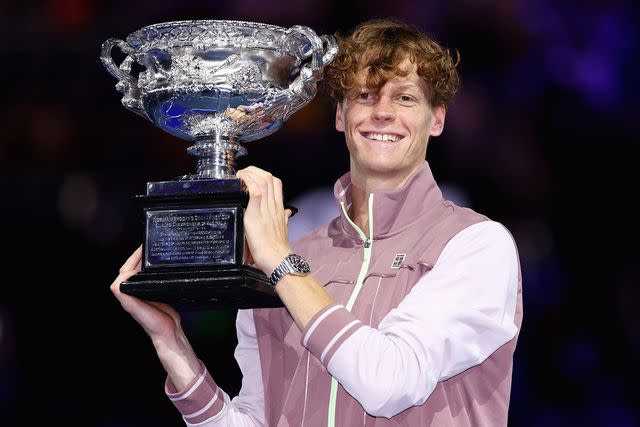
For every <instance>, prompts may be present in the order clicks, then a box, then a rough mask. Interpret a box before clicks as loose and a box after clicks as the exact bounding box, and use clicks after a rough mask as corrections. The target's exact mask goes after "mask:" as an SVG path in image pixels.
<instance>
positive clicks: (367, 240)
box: [364, 238, 371, 249]
mask: <svg viewBox="0 0 640 427" xmlns="http://www.w3.org/2000/svg"><path fill="white" fill-rule="evenodd" d="M364 247H365V248H367V249H368V248H370V247H371V240H369V239H368V238H367V239H365V241H364Z"/></svg>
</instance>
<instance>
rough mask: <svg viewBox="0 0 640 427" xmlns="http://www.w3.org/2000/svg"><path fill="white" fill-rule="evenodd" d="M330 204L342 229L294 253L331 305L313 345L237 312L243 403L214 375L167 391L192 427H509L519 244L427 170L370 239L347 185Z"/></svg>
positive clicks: (380, 209)
mask: <svg viewBox="0 0 640 427" xmlns="http://www.w3.org/2000/svg"><path fill="white" fill-rule="evenodd" d="M334 190H335V194H336V199H337V200H338V203H339V204H340V205H341V209H342V215H341V216H340V217H338V218H336V219H335V220H333V221H332V222H331V223H330V224H328V225H325V226H322V227H320V228H318V229H316V230H314V231H313V232H312V233H310V234H308V235H306V236H305V237H303V238H302V239H300V240H299V241H297V242H296V243H295V244H294V245H293V246H294V251H295V252H296V253H298V254H300V255H302V256H303V257H305V258H306V259H307V260H308V261H309V263H310V264H311V270H312V274H313V275H314V277H315V278H316V279H317V280H318V281H319V282H320V283H322V284H324V286H325V289H326V290H327V292H328V293H329V294H331V296H332V297H333V299H334V301H335V304H331V305H329V306H327V307H325V308H324V309H323V310H322V311H320V312H319V313H317V314H316V316H314V318H313V319H312V320H311V321H310V322H309V324H308V325H307V326H306V327H305V329H304V330H303V331H300V330H298V328H297V327H296V325H295V323H294V322H293V319H292V318H291V316H289V314H288V313H287V311H286V309H284V308H281V309H254V310H239V311H238V317H237V322H236V326H237V332H238V346H237V348H236V352H235V356H236V360H237V361H238V364H239V366H240V369H241V370H242V373H243V380H242V389H241V391H240V394H239V395H238V396H236V397H235V398H233V399H230V398H229V396H228V395H227V394H226V393H224V391H222V390H221V389H220V388H219V387H218V386H217V385H216V384H215V381H214V380H213V378H212V376H211V375H210V373H209V372H208V370H207V369H206V368H205V367H204V365H203V367H202V372H201V374H200V375H199V376H198V377H197V378H196V379H195V380H194V381H193V382H192V383H191V384H190V385H189V386H188V387H187V389H186V390H184V391H181V392H177V391H176V390H175V389H174V388H173V386H172V384H171V383H170V382H169V381H167V382H166V384H165V392H166V393H167V395H168V396H169V398H170V399H171V400H172V402H173V403H174V405H175V406H176V408H177V409H178V410H179V411H180V413H181V414H182V416H183V419H184V421H185V423H186V425H188V426H208V427H209V426H245V425H247V426H253V425H268V426H333V425H335V426H360V425H362V426H399V425H402V426H506V425H507V415H508V408H509V396H510V391H511V372H512V367H513V353H514V350H515V346H516V342H517V336H518V332H519V329H520V325H521V322H522V288H521V274H520V267H519V261H518V255H517V250H516V247H515V244H514V242H513V239H512V238H511V235H510V234H509V232H508V231H507V230H506V229H505V228H504V227H503V226H502V225H501V224H499V223H497V222H494V221H490V220H488V219H487V218H486V217H484V216H481V215H479V214H477V213H475V212H473V211H472V210H470V209H467V208H461V207H458V206H456V205H455V204H453V203H451V202H449V201H446V200H444V199H443V197H442V193H441V191H440V190H439V188H438V186H437V185H436V183H435V181H434V179H433V175H432V173H431V170H430V168H429V165H428V164H427V163H426V162H425V164H424V166H423V167H422V168H421V169H420V170H418V171H417V172H416V173H415V174H414V175H412V176H411V177H410V178H409V179H408V180H407V183H406V184H405V185H404V186H403V187H402V188H400V189H397V190H393V191H377V192H374V193H373V195H372V196H371V197H370V199H369V207H370V218H369V224H370V228H371V230H372V234H371V235H369V236H365V235H364V233H362V231H361V230H359V229H358V228H357V227H356V226H355V224H353V223H352V222H351V220H350V219H349V218H348V216H347V214H346V213H347V212H348V207H349V204H350V200H351V197H350V176H349V174H346V175H344V176H343V177H342V178H340V179H339V180H338V181H337V182H336V185H335V188H334ZM371 225H373V226H372V227H371ZM218 368H220V367H218Z"/></svg>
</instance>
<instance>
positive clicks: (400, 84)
mask: <svg viewBox="0 0 640 427" xmlns="http://www.w3.org/2000/svg"><path fill="white" fill-rule="evenodd" d="M404 66H406V67H412V68H414V69H413V70H412V71H411V72H410V73H409V74H408V75H407V76H406V77H395V78H392V79H390V80H388V81H386V82H385V83H384V84H383V85H382V86H381V87H380V89H369V88H366V87H364V84H363V82H364V81H365V71H364V70H362V71H361V72H360V79H359V83H360V84H359V85H356V89H354V91H353V92H352V93H349V94H348V95H347V97H346V98H345V100H344V101H343V102H342V103H339V104H338V107H337V110H336V129H337V130H338V131H340V132H344V134H345V140H346V142H347V147H348V148H349V153H350V158H351V179H352V181H353V182H354V183H360V184H361V185H362V184H363V183H364V182H366V181H367V179H370V178H375V179H376V180H385V181H386V182H388V185H386V187H388V188H396V187H398V186H400V185H402V184H403V183H404V182H405V180H406V179H407V178H408V177H409V176H410V175H411V174H412V173H413V172H415V171H416V170H417V169H418V168H420V166H421V165H422V164H423V163H424V160H425V156H426V152H427V143H428V141H429V137H430V136H438V135H440V134H441V133H442V129H443V126H444V118H445V108H444V106H438V107H434V108H432V107H431V106H430V105H429V102H428V98H427V94H428V93H429V92H428V91H429V88H428V87H427V83H426V82H425V81H424V79H422V78H421V77H419V76H418V74H417V73H416V70H415V67H414V66H413V65H412V64H411V63H410V62H408V61H406V62H405V64H404Z"/></svg>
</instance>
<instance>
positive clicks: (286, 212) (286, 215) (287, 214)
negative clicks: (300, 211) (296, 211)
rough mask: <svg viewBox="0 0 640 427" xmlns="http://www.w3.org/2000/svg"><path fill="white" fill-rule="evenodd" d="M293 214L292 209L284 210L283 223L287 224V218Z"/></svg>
mask: <svg viewBox="0 0 640 427" xmlns="http://www.w3.org/2000/svg"><path fill="white" fill-rule="evenodd" d="M292 215H293V211H292V210H291V209H285V210H284V221H285V224H287V225H289V218H291V216H292Z"/></svg>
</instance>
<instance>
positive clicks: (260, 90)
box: [100, 20, 338, 308]
mask: <svg viewBox="0 0 640 427" xmlns="http://www.w3.org/2000/svg"><path fill="white" fill-rule="evenodd" d="M114 47H118V48H119V49H120V50H121V51H122V53H124V55H125V57H124V59H123V60H122V62H121V63H120V64H119V65H116V63H115V61H114V59H113V58H112V50H113V48H114ZM337 50H338V47H337V42H336V40H335V38H334V37H333V36H330V35H323V36H318V35H316V33H315V32H314V31H313V30H312V29H310V28H308V27H304V26H300V25H296V26H293V27H291V28H283V27H278V26H274V25H268V24H263V23H255V22H245V21H222V20H192V21H173V22H165V23H159V24H155V25H150V26H147V27H144V28H141V29H140V30H138V31H135V32H133V33H131V34H129V35H128V36H127V37H126V39H125V40H121V39H117V38H110V39H108V40H106V41H105V42H104V43H103V44H102V51H101V55H100V59H101V61H102V63H103V65H104V66H105V68H106V69H107V71H109V73H110V74H111V75H113V76H114V77H115V78H116V79H117V80H118V82H117V84H116V89H117V90H118V91H119V92H121V93H122V94H123V96H122V104H123V105H124V107H125V108H127V109H129V110H131V111H133V112H135V113H136V114H139V115H140V116H142V117H144V118H146V119H147V120H149V121H151V122H152V123H153V124H154V125H155V126H157V127H159V128H160V129H163V130H164V131H165V132H168V133H169V134H171V135H174V136H175V137H177V139H179V140H185V141H189V142H190V143H191V145H190V146H189V147H188V148H187V152H188V153H189V154H190V155H193V156H195V157H196V158H197V165H196V170H195V172H194V173H188V174H185V175H183V176H180V177H176V178H174V179H168V180H165V181H155V182H148V183H147V191H146V194H145V195H140V196H138V197H137V199H138V200H139V201H140V202H141V204H142V212H143V222H144V241H143V247H144V250H143V262H142V271H141V272H139V273H137V274H136V275H134V276H132V277H131V278H130V279H129V280H128V281H127V282H124V283H123V284H122V285H121V289H122V291H123V292H125V293H129V294H131V295H135V296H138V297H141V298H144V299H149V300H159V301H165V302H169V303H172V304H174V305H180V306H191V307H195V306H207V307H210V306H223V307H237V308H242V307H264V306H279V305H281V302H280V300H279V298H278V297H277V295H275V292H274V291H273V289H272V288H270V287H269V286H268V284H267V283H268V279H267V277H266V275H264V273H262V272H260V271H258V270H257V269H254V268H252V267H250V266H247V265H244V264H243V249H244V234H243V223H242V220H243V209H244V208H245V207H246V203H247V200H248V195H247V194H246V193H245V192H244V191H243V190H242V185H241V182H240V180H239V179H237V177H236V176H235V160H236V157H238V156H242V155H245V154H246V153H247V150H246V148H245V147H244V145H243V144H245V143H247V142H250V141H254V140H257V139H260V138H264V137H266V136H268V135H270V134H272V133H274V132H275V131H277V130H278V129H279V128H280V127H282V125H283V124H284V123H285V122H286V120H287V119H288V118H289V117H290V116H291V114H293V113H294V112H296V111H297V110H299V109H300V108H302V107H303V106H305V105H306V104H307V103H309V102H310V101H311V100H312V99H313V97H314V96H315V94H316V89H317V83H318V82H319V81H320V79H321V78H322V70H323V68H324V66H325V65H326V64H328V63H329V62H330V61H331V60H332V59H333V57H334V56H335V54H336V53H337ZM134 65H135V66H136V67H137V68H138V69H139V70H140V71H139V72H138V73H137V76H136V75H135V74H136V72H135V71H136V70H133V66H134Z"/></svg>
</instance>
